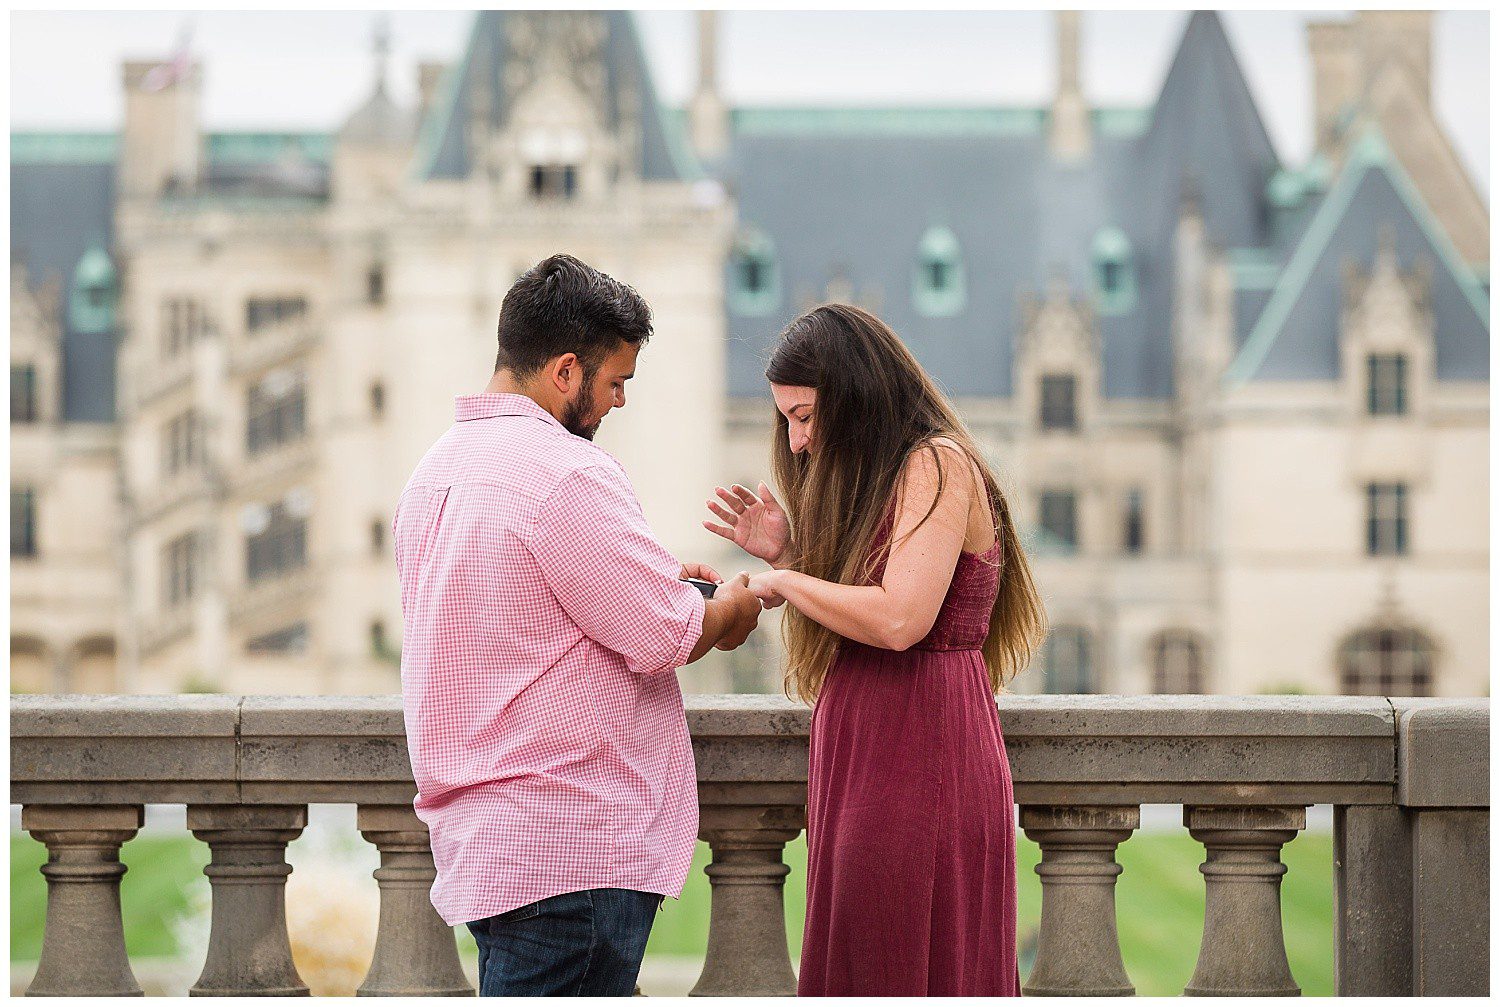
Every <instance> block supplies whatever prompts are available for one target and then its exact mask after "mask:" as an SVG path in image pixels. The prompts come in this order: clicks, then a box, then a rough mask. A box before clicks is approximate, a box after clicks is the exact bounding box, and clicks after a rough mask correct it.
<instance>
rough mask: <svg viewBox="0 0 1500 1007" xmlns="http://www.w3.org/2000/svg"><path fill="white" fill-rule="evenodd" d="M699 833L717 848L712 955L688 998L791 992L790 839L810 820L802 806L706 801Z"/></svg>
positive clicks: (712, 870) (711, 876)
mask: <svg viewBox="0 0 1500 1007" xmlns="http://www.w3.org/2000/svg"><path fill="white" fill-rule="evenodd" d="M700 816H701V817H700V819H699V826H698V835H699V836H700V837H701V838H702V839H703V840H704V841H706V842H707V843H708V845H709V846H710V848H712V850H713V862H712V863H710V864H709V866H708V869H707V873H708V880H709V882H710V883H711V885H712V901H711V903H710V908H709V924H708V954H707V956H706V957H705V958H704V961H703V974H702V975H700V976H699V977H698V984H697V985H696V986H694V987H693V990H692V993H691V994H690V995H691V996H793V995H794V994H795V993H796V992H797V978H796V975H795V974H794V973H793V972H792V959H791V955H790V953H789V952H788V950H787V942H786V907H785V900H784V899H783V890H784V888H785V885H786V876H787V874H789V873H790V872H791V868H790V867H788V866H787V865H786V864H785V862H783V860H782V850H783V849H785V847H786V844H787V843H788V842H790V841H791V840H793V839H796V838H797V834H798V833H799V832H801V831H802V829H803V827H804V826H805V825H806V821H807V815H806V810H805V809H803V808H800V807H753V806H751V807H734V806H715V805H709V806H706V807H704V808H702V810H701V812H700Z"/></svg>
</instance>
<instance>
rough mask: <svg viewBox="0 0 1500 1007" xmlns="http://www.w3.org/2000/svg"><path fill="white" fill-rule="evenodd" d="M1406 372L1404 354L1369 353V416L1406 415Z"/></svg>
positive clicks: (1367, 374)
mask: <svg viewBox="0 0 1500 1007" xmlns="http://www.w3.org/2000/svg"><path fill="white" fill-rule="evenodd" d="M1406 371H1407V367H1406V355H1405V354H1404V353H1371V354H1370V355H1369V356H1368V357H1367V358H1366V368H1365V373H1366V379H1367V381H1368V384H1369V388H1368V390H1367V391H1368V394H1367V397H1366V407H1367V408H1368V409H1369V412H1370V415H1371V416H1404V415H1406Z"/></svg>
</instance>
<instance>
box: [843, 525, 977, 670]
mask: <svg viewBox="0 0 1500 1007" xmlns="http://www.w3.org/2000/svg"><path fill="white" fill-rule="evenodd" d="M893 515H894V510H893V509H892V510H890V511H888V512H887V514H886V518H885V521H884V523H883V524H882V525H881V528H880V531H879V532H877V533H876V536H875V541H874V543H873V544H872V548H874V549H878V550H880V559H879V560H878V562H877V563H876V566H875V569H874V571H873V573H872V576H871V583H876V584H878V583H879V582H880V580H881V579H882V578H883V577H884V576H885V561H886V557H887V555H888V552H887V550H886V549H885V543H886V540H887V538H888V537H889V535H890V528H891V524H892V520H893ZM999 585H1000V540H999V539H998V538H997V539H996V540H995V543H994V544H993V545H991V546H990V547H989V548H988V549H986V550H985V551H984V552H982V553H975V552H960V553H959V554H958V563H957V564H956V565H955V566H954V568H953V581H952V582H951V583H950V584H949V585H948V593H947V594H946V595H945V596H944V597H943V605H942V608H940V609H938V614H937V619H936V620H935V621H934V622H933V624H932V629H931V630H930V631H929V632H928V634H927V635H926V636H924V637H923V638H922V639H921V641H920V642H919V643H917V644H916V646H915V647H913V648H912V649H913V650H978V649H979V648H980V646H981V645H982V644H983V643H984V638H985V637H986V636H988V635H989V631H990V615H991V613H992V612H994V610H995V592H996V591H997V590H998V589H999Z"/></svg>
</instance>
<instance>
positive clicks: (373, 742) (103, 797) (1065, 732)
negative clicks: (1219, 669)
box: [11, 696, 1489, 995]
mask: <svg viewBox="0 0 1500 1007" xmlns="http://www.w3.org/2000/svg"><path fill="white" fill-rule="evenodd" d="M1000 711H1001V722H1002V725H1003V727H1004V731H1005V736H1006V744H1007V749H1008V753H1009V756H1010V760H1011V765H1012V767H1013V775H1014V781H1015V798H1016V803H1017V805H1019V806H1020V808H1021V813H1020V815H1021V818H1020V820H1021V827H1022V828H1023V829H1024V830H1025V833H1026V834H1027V835H1028V836H1030V837H1031V838H1032V839H1033V840H1035V841H1036V842H1037V843H1038V845H1039V846H1040V847H1041V851H1042V860H1041V863H1040V865H1039V866H1038V867H1037V873H1038V874H1039V875H1040V876H1041V881H1042V922H1041V930H1040V934H1039V939H1038V948H1037V955H1036V962H1035V965H1034V967H1033V968H1032V970H1031V973H1030V976H1029V977H1028V978H1027V980H1026V983H1025V992H1027V993H1029V994H1075V995H1099V994H1130V993H1132V992H1134V988H1133V986H1132V985H1131V982H1130V979H1129V977H1128V976H1127V975H1126V973H1125V969H1124V966H1123V964H1122V961H1121V957H1120V949H1119V942H1118V939H1117V936H1116V928H1115V879H1116V876H1117V875H1118V874H1119V873H1120V866H1119V865H1118V863H1116V860H1115V850H1116V848H1117V847H1118V845H1119V844H1120V843H1121V842H1123V841H1126V840H1127V839H1128V838H1129V836H1130V834H1131V832H1132V831H1133V830H1135V829H1136V828H1137V827H1138V826H1139V823H1140V805H1142V804H1162V803H1165V804H1179V805H1181V806H1182V808H1183V823H1184V825H1185V826H1186V827H1187V829H1188V831H1189V833H1190V834H1191V835H1192V836H1193V837H1194V838H1195V839H1197V840H1198V841H1199V842H1200V843H1202V844H1203V847H1204V850H1205V855H1204V862H1203V864H1202V865H1201V867H1200V870H1201V871H1202V873H1203V876H1204V897H1205V919H1204V926H1203V936H1202V943H1201V946H1200V949H1199V953H1198V964H1197V969H1196V971H1195V972H1194V974H1193V977H1192V980H1191V982H1190V983H1189V984H1188V987H1187V989H1186V991H1185V992H1187V993H1190V994H1238V995H1259V994H1270V993H1297V992H1299V991H1298V988H1297V985H1296V983H1295V982H1294V981H1293V978H1292V975H1291V971H1290V969H1289V968H1288V965H1287V956H1286V949H1285V946H1284V943H1283V938H1282V930H1281V905H1280V887H1281V876H1282V875H1283V874H1284V873H1285V871H1286V867H1285V865H1283V864H1282V863H1281V859H1280V851H1281V847H1282V846H1283V845H1284V844H1285V843H1286V842H1288V841H1289V840H1290V839H1292V838H1293V837H1294V836H1296V834H1297V832H1298V830H1300V829H1302V828H1304V827H1305V825H1306V809H1307V807H1308V806H1309V805H1313V804H1331V805H1333V806H1334V873H1335V877H1334V893H1333V898H1334V913H1335V924H1334V927H1335V933H1334V943H1335V972H1336V976H1337V986H1338V992H1339V993H1340V994H1345V995H1348V994H1370V995H1374V994H1385V995H1409V994H1470V995H1484V994H1487V992H1488V973H1489V957H1488V954H1489V952H1488V949H1489V915H1488V893H1489V884H1488V876H1489V862H1488V848H1489V843H1488V840H1489V771H1488V749H1489V745H1488V734H1489V702H1488V701H1487V700H1413V699H1391V700H1386V699H1380V698H1368V699H1367V698H1354V697H1348V698H1341V697H1300V696H1291V697H1183V696H1158V697H1121V696H1089V697H1060V696H1005V697H1003V698H1001V700H1000ZM688 722H689V725H690V727H691V729H692V733H693V743H694V750H695V753H696V757H697V766H698V779H699V800H700V804H701V832H700V835H701V837H702V838H703V839H704V840H706V841H707V842H708V844H709V846H710V847H711V849H712V862H711V865H710V866H709V867H708V875H709V880H710V881H711V882H712V892H713V895H712V908H711V915H710V928H709V935H708V953H707V956H706V959H705V961H704V964H703V972H702V975H701V977H700V978H699V980H698V984H697V986H696V988H695V990H694V992H695V993H697V994H702V995H716V994H788V993H791V992H793V990H794V986H795V983H794V980H793V973H792V967H791V962H790V960H789V957H788V951H787V940H786V933H785V926H784V923H783V919H784V917H783V900H782V887H783V883H784V879H785V878H786V875H787V873H788V868H787V867H786V865H785V864H784V863H783V858H782V851H783V848H784V846H785V844H786V843H787V842H788V841H789V840H791V839H793V838H795V837H796V836H797V834H798V832H799V831H800V830H801V829H802V828H803V825H804V820H805V816H804V804H805V800H806V789H807V788H806V778H807V732H808V723H809V718H808V713H807V711H806V710H804V709H802V708H800V707H796V706H793V705H792V704H790V703H787V702H785V701H784V700H781V699H779V698H774V697H749V696H702V697H694V698H691V699H690V700H689V709H688ZM412 796H413V785H412V780H411V774H410V768H409V766H408V763H407V754H406V743H405V738H404V735H403V731H402V717H401V709H400V702H399V700H398V699H397V698H396V697H371V698H321V697H244V698H237V697H229V696H171V697H122V696H108V697H100V696H89V697H80V696H37V697H15V698H13V699H12V701H11V800H12V801H13V802H15V803H19V804H21V805H22V825H23V827H24V828H25V829H26V830H28V831H29V832H30V833H31V834H32V835H33V836H35V837H36V838H37V839H39V840H40V841H41V842H43V843H45V844H46V846H47V849H48V852H49V859H48V862H47V865H46V866H45V867H43V868H42V872H43V874H45V875H46V878H47V884H48V901H47V920H46V932H45V937H44V940H43V947H42V957H41V961H40V963H39V965H38V968H37V972H36V976H35V978H34V980H33V981H32V984H31V987H30V990H29V992H30V993H32V994H121V995H124V994H138V993H140V988H139V986H138V985H137V984H136V981H135V978H134V977H133V975H132V973H131V969H130V963H129V961H128V960H127V958H126V954H125V943H124V934H123V929H122V924H121V917H120V876H121V875H122V874H123V873H124V871H125V868H124V866H123V865H122V864H121V863H120V860H119V853H120V847H121V844H122V843H124V842H126V841H128V840H129V839H130V838H131V837H132V836H134V835H135V833H136V831H137V829H139V828H140V826H141V822H142V813H143V805H147V804H185V805H187V825H188V828H189V829H190V830H191V831H192V832H193V834H194V835H195V836H197V837H198V838H200V839H202V840H203V841H204V842H206V843H207V844H208V846H209V849H210V861H211V862H210V864H209V866H208V867H207V868H205V873H206V874H207V875H208V877H209V879H210V881H211V882H212V889H213V909H212V922H211V925H210V936H209V944H208V951H207V956H206V960H205V962H204V964H203V970H202V973H201V975H200V976H199V978H198V981H197V983H196V985H195V986H194V987H193V990H192V992H194V993H196V994H249V993H257V994H287V993H293V994H295V993H305V992H306V987H305V986H304V985H303V983H302V981H301V979H300V978H299V977H298V975H297V971H296V969H295V967H294V965H293V963H292V957H291V952H290V948H289V942H288V937H287V930H286V915H285V883H286V877H287V874H288V873H289V872H290V867H289V866H288V865H287V863H286V857H285V854H286V846H287V843H288V842H290V841H291V840H292V839H294V838H295V837H296V836H297V835H298V834H299V833H300V832H301V830H302V829H303V827H304V825H305V824H306V821H307V805H308V804H309V803H341V804H353V805H357V807H358V818H357V821H358V828H359V830H360V832H361V833H362V834H363V835H364V837H365V838H366V839H367V840H369V841H370V842H371V843H372V844H374V845H375V846H376V847H377V848H378V849H379V851H380V860H381V866H380V868H379V869H378V870H377V871H376V872H375V878H376V881H377V882H378V884H379V890H380V921H379V930H378V937H377V941H376V947H375V953H374V960H373V963H372V965H371V966H370V971H369V974H368V975H367V976H366V978H365V980H364V984H363V986H362V987H361V990H360V992H361V993H363V994H366V995H402V994H414V995H421V994H427V995H433V994H453V995H465V994H471V993H473V988H472V986H471V984H470V982H469V980H468V979H467V978H466V976H465V974H464V972H463V970H462V968H461V967H460V962H459V958H458V954H457V950H456V945H455V942H454V937H453V933H452V931H451V929H450V928H448V927H446V926H445V925H443V923H442V922H441V920H439V918H438V916H437V915H436V913H435V912H434V911H433V909H432V907H431V904H430V903H429V902H428V898H427V890H428V886H429V885H430V883H431V881H432V878H433V866H432V856H431V853H430V852H429V850H428V847H427V835H426V831H425V829H424V827H423V825H422V823H421V822H420V821H418V820H417V818H416V817H415V816H414V815H413V814H412V810H411V799H412Z"/></svg>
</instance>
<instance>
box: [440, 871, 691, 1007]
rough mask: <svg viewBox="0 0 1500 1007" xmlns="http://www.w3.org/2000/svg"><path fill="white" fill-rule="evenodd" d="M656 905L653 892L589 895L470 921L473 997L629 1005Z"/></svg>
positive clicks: (596, 890)
mask: <svg viewBox="0 0 1500 1007" xmlns="http://www.w3.org/2000/svg"><path fill="white" fill-rule="evenodd" d="M661 904H662V896H660V895H657V894H655V893H653V892H637V891H633V890H631V889H629V888H592V889H589V890H587V891H582V892H568V893H567V894H564V895H554V896H552V897H551V898H547V899H542V900H541V901H539V902H533V903H531V904H530V905H526V906H521V907H519V908H517V909H512V910H511V911H510V912H507V913H501V914H500V915H498V916H491V917H488V918H487V919H482V920H475V921H474V922H472V923H469V924H468V927H469V930H470V931H472V932H473V934H474V941H475V943H476V944H478V945H479V995H480V996H482V997H499V996H543V997H547V996H553V997H555V996H606V997H608V996H616V997H628V996H630V995H631V994H632V993H634V992H635V980H636V976H638V975H639V974H640V971H641V958H642V957H644V956H645V954H646V938H647V937H649V936H650V935H651V924H652V923H653V922H655V918H656V910H657V909H658V908H660V906H661Z"/></svg>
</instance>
